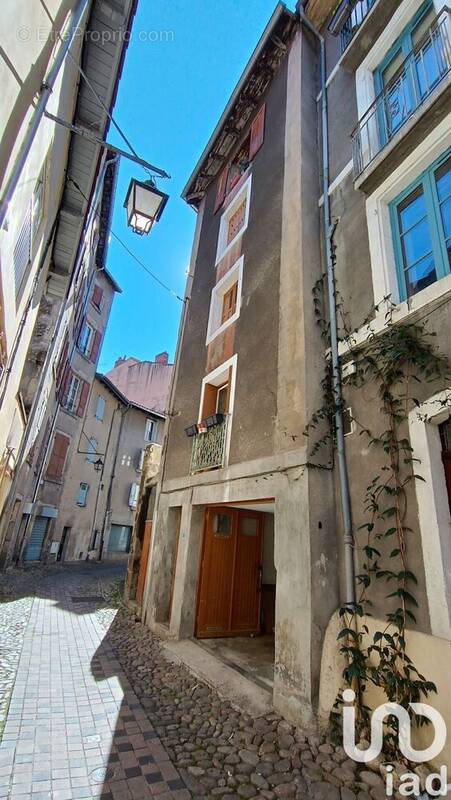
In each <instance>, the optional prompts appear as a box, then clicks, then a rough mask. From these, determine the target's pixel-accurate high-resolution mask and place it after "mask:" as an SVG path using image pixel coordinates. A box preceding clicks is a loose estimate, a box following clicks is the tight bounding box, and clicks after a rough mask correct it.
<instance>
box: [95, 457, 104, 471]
mask: <svg viewBox="0 0 451 800" xmlns="http://www.w3.org/2000/svg"><path fill="white" fill-rule="evenodd" d="M102 467H103V461H102V459H101V458H98V459H97V461H94V469H95V471H96V472H102Z"/></svg>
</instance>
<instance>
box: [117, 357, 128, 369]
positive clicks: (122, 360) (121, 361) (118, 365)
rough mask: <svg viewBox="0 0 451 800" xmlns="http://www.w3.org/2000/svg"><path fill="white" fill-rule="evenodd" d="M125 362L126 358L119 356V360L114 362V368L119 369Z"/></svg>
mask: <svg viewBox="0 0 451 800" xmlns="http://www.w3.org/2000/svg"><path fill="white" fill-rule="evenodd" d="M125 361H127V356H121V357H120V358H117V359H116V361H115V362H114V366H115V367H120V366H121V364H124V362H125Z"/></svg>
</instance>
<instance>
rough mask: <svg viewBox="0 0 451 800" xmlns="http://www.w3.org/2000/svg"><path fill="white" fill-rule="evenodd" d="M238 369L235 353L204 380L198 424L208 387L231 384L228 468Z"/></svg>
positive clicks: (226, 458) (227, 443)
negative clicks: (209, 385)
mask: <svg viewBox="0 0 451 800" xmlns="http://www.w3.org/2000/svg"><path fill="white" fill-rule="evenodd" d="M237 367H238V354H237V353H235V355H233V356H232V357H231V358H229V359H228V360H227V361H224V363H223V364H221V365H220V366H219V367H216V369H214V370H213V371H212V372H209V373H208V375H206V376H205V378H204V379H203V380H202V387H201V392H200V403H199V414H198V422H202V409H203V406H204V395H205V387H206V385H207V384H211V385H213V386H218V387H219V386H223V385H224V384H225V383H229V411H228V418H229V419H228V425H227V434H226V446H225V458H224V466H227V464H228V461H229V452H230V438H231V433H232V419H233V408H234V405H235V387H236V372H237Z"/></svg>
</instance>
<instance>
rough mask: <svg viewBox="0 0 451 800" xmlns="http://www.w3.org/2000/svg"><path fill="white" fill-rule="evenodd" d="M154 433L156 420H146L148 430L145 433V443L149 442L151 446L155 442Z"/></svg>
mask: <svg viewBox="0 0 451 800" xmlns="http://www.w3.org/2000/svg"><path fill="white" fill-rule="evenodd" d="M154 432H155V420H154V419H150V418H149V419H146V430H145V432H144V441H145V442H149V444H151V443H152V442H153V441H154V439H153V435H154ZM149 434H150V438H149Z"/></svg>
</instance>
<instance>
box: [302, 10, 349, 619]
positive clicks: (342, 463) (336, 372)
mask: <svg viewBox="0 0 451 800" xmlns="http://www.w3.org/2000/svg"><path fill="white" fill-rule="evenodd" d="M298 10H299V16H300V20H301V24H302V25H304V26H305V27H306V28H307V29H308V30H309V31H310V32H311V33H312V34H313V35H314V36H315V37H316V39H317V40H318V42H319V46H320V70H321V73H320V76H321V123H322V124H321V128H322V152H323V198H324V231H323V236H324V250H325V253H326V272H327V299H328V307H329V322H330V355H331V363H332V390H333V397H334V404H335V409H336V410H335V432H336V440H337V462H338V474H339V480H340V498H341V511H342V516H343V533H344V536H343V544H344V565H345V583H346V589H345V591H346V595H345V603H347V604H348V603H349V604H351V603H355V596H356V594H355V566H354V537H353V532H352V514H351V499H350V493H349V477H348V467H347V463H346V451H345V440H344V429H343V394H342V385H341V364H340V359H339V355H338V323H337V306H336V296H335V274H334V263H333V259H332V236H333V227H332V225H331V219H330V199H329V122H328V113H327V86H326V77H327V73H326V46H325V41H324V37H323V36H321V34H320V33H319V31H318V30H317V29H316V28H315V27H314V25H312V23H311V22H310V20H309V19H307V17H306V16H305V10H304V7H303V5H302V4H301V3H299V4H298Z"/></svg>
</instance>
